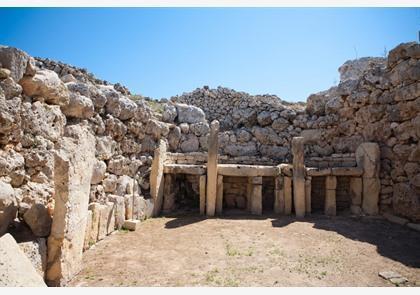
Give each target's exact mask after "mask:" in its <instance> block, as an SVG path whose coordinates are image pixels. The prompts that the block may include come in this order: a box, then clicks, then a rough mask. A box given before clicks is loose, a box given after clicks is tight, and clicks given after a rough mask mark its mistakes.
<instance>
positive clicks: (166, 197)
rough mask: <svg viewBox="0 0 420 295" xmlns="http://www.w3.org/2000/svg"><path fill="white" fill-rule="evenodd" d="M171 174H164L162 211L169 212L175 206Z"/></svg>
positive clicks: (172, 176) (173, 176)
mask: <svg viewBox="0 0 420 295" xmlns="http://www.w3.org/2000/svg"><path fill="white" fill-rule="evenodd" d="M174 178H175V175H173V174H165V180H164V182H165V185H164V188H163V211H164V212H171V211H172V210H173V209H174V206H175V190H174V184H175V183H174Z"/></svg>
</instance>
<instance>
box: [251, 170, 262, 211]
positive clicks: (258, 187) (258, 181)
mask: <svg viewBox="0 0 420 295" xmlns="http://www.w3.org/2000/svg"><path fill="white" fill-rule="evenodd" d="M251 179H252V194H251V214H254V215H261V214H262V177H261V176H255V177H252V178H251Z"/></svg>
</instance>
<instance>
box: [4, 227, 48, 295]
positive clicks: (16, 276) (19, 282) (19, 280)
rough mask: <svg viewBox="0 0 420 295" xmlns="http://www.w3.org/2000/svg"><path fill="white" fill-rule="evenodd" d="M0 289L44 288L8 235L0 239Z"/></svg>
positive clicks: (38, 276)
mask: <svg viewBox="0 0 420 295" xmlns="http://www.w3.org/2000/svg"><path fill="white" fill-rule="evenodd" d="M0 287H46V285H45V283H44V280H43V279H42V277H41V276H40V275H39V274H38V273H37V271H36V269H35V268H34V267H33V265H32V263H31V261H30V260H29V258H28V257H27V256H26V255H25V253H24V252H23V251H22V250H21V249H20V248H19V245H18V244H17V243H16V241H15V239H13V237H12V236H11V235H10V234H5V235H4V236H2V237H0ZM4 293H5V294H6V293H9V292H6V291H4Z"/></svg>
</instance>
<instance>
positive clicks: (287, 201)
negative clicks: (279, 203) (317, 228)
mask: <svg viewBox="0 0 420 295" xmlns="http://www.w3.org/2000/svg"><path fill="white" fill-rule="evenodd" d="M283 179H284V214H285V215H290V214H291V213H292V178H291V177H289V176H284V178H283Z"/></svg>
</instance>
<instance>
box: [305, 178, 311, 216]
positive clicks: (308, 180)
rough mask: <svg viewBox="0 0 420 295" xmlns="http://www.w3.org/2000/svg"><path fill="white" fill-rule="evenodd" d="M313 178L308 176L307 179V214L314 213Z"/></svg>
mask: <svg viewBox="0 0 420 295" xmlns="http://www.w3.org/2000/svg"><path fill="white" fill-rule="evenodd" d="M311 193H312V177H310V176H307V177H306V179H305V206H306V213H311V212H312V206H311V204H312V197H311Z"/></svg>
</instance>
